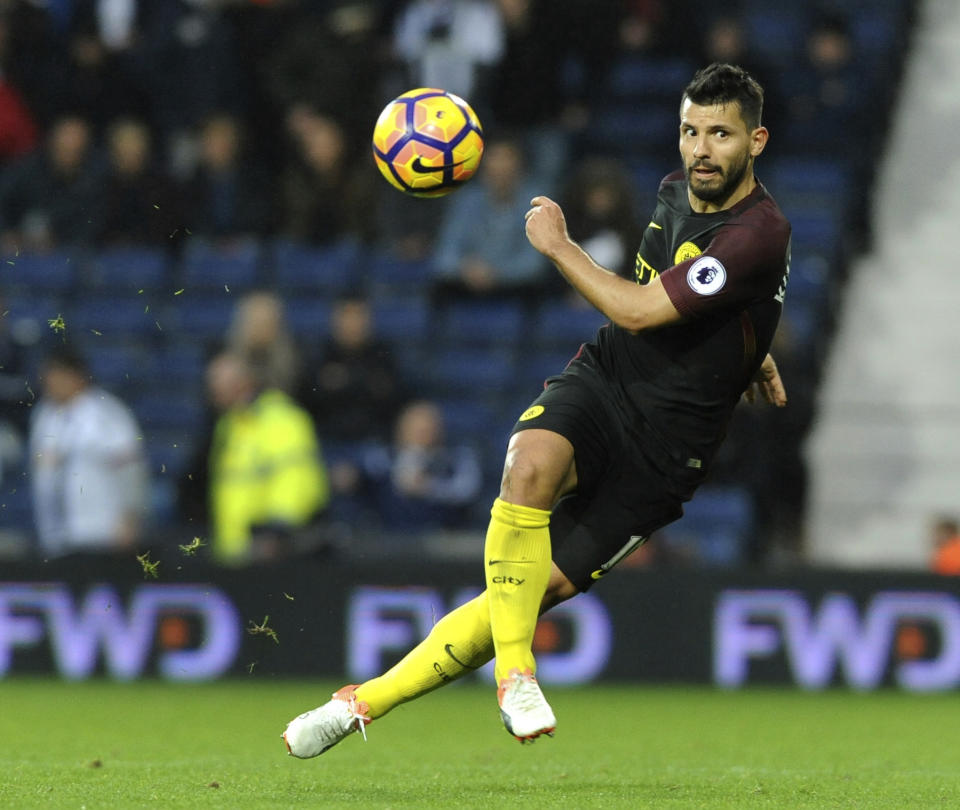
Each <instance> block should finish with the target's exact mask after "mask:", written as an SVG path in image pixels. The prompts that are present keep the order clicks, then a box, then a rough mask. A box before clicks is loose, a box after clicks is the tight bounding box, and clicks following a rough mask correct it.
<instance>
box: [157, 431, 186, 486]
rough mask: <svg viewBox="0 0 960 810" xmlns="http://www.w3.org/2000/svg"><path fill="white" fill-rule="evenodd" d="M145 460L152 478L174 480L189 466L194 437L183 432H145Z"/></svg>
mask: <svg viewBox="0 0 960 810" xmlns="http://www.w3.org/2000/svg"><path fill="white" fill-rule="evenodd" d="M146 433H147V435H146V448H147V460H148V463H149V465H150V473H151V475H153V476H159V475H164V476H169V477H170V478H172V479H176V478H177V477H178V476H180V475H181V473H183V472H185V471H186V469H187V466H188V465H189V464H190V460H191V457H192V455H193V450H194V447H195V444H196V442H195V436H194V435H192V434H190V433H187V432H185V431H183V430H162V429H161V430H150V431H147V432H146Z"/></svg>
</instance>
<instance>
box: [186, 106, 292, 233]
mask: <svg viewBox="0 0 960 810" xmlns="http://www.w3.org/2000/svg"><path fill="white" fill-rule="evenodd" d="M244 146H245V144H244V137H243V130H242V129H241V124H240V122H239V120H238V119H237V118H236V117H234V116H232V115H229V114H227V113H219V114H214V115H212V116H210V117H209V118H207V119H206V121H204V123H203V127H202V129H201V130H200V143H199V155H198V163H197V166H196V168H195V170H194V171H193V175H192V177H191V178H190V179H189V181H188V183H187V191H188V195H187V196H188V199H189V205H190V211H191V213H190V215H189V223H188V227H189V228H190V230H191V232H192V233H194V234H197V235H198V236H202V237H207V238H224V237H238V236H263V235H265V234H266V233H268V232H269V231H270V229H271V226H272V225H273V215H274V214H273V209H274V205H275V199H274V196H273V194H272V189H273V184H272V183H271V182H269V180H268V178H267V177H265V176H264V174H263V173H262V172H261V171H260V169H259V167H258V166H257V165H256V164H255V163H253V162H252V161H251V160H250V158H249V155H248V154H247V151H246V149H245V148H244Z"/></svg>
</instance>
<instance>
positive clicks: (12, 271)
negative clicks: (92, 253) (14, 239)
mask: <svg viewBox="0 0 960 810" xmlns="http://www.w3.org/2000/svg"><path fill="white" fill-rule="evenodd" d="M78 277H79V265H78V262H77V257H76V256H74V255H73V254H72V253H68V252H66V251H54V252H52V253H20V254H18V255H10V254H8V255H6V256H4V257H3V259H2V261H0V285H2V287H3V288H4V289H10V288H13V289H17V288H22V289H29V290H30V291H31V292H32V293H37V292H43V293H45V294H55V295H67V294H69V293H71V292H72V291H73V289H74V287H75V286H76V283H77V279H78Z"/></svg>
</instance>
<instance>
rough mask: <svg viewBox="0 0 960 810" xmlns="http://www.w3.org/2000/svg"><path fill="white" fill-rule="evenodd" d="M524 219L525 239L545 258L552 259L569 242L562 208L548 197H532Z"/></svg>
mask: <svg viewBox="0 0 960 810" xmlns="http://www.w3.org/2000/svg"><path fill="white" fill-rule="evenodd" d="M525 219H526V231H527V239H528V240H530V244H531V245H533V246H534V247H535V248H536V249H537V250H538V251H540V252H541V253H542V254H543V255H544V256H546V257H547V258H549V259H553V258H554V257H555V256H556V255H557V253H558V251H559V250H560V248H562V247H563V246H564V245H565V244H568V243H569V241H570V236H569V235H568V234H567V220H566V218H565V217H564V216H563V210H562V209H561V208H560V206H559V205H557V204H556V203H555V202H554V201H553V200H551V199H550V198H549V197H542V196H541V197H534V198H533V199H532V200H531V201H530V210H529V211H527V213H526V215H525Z"/></svg>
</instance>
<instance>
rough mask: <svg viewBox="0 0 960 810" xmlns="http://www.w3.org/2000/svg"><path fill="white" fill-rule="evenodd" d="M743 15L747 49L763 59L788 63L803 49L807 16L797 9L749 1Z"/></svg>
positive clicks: (774, 62)
mask: <svg viewBox="0 0 960 810" xmlns="http://www.w3.org/2000/svg"><path fill="white" fill-rule="evenodd" d="M751 5H753V6H754V7H753V8H751V9H749V10H747V11H746V13H745V14H744V15H743V22H744V27H745V28H746V31H747V41H748V43H749V46H750V50H751V51H752V52H754V53H756V54H757V55H758V56H759V57H760V58H762V59H763V61H764V62H768V63H771V64H774V65H788V64H791V63H793V62H795V60H796V58H797V56H798V54H800V53H801V52H802V50H803V46H804V37H805V36H806V31H807V24H806V15H805V14H804V13H803V11H802V10H801V9H799V8H794V9H790V8H782V7H780V6H778V7H772V6H771V5H770V4H769V3H762V4H756V3H754V4H751Z"/></svg>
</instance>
